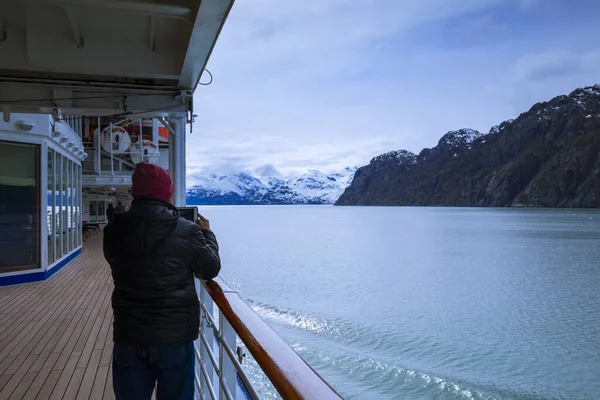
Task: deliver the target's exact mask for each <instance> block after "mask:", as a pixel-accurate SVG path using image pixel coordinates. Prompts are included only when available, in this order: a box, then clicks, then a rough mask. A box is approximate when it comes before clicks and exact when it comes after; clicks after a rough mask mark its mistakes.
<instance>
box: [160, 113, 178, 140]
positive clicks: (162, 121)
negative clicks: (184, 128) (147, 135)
mask: <svg viewBox="0 0 600 400" xmlns="http://www.w3.org/2000/svg"><path fill="white" fill-rule="evenodd" d="M156 119H157V120H158V122H160V123H161V124H163V125H164V127H165V128H167V129H168V130H169V133H171V135H173V136H177V133H176V132H175V129H173V127H172V126H171V124H169V123H168V122H167V120H165V119H164V118H163V117H157V118H156Z"/></svg>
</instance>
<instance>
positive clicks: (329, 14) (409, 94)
mask: <svg viewBox="0 0 600 400" xmlns="http://www.w3.org/2000/svg"><path fill="white" fill-rule="evenodd" d="M506 4H509V5H510V7H511V8H510V12H508V13H505V14H501V13H500V14H493V13H494V12H495V11H494V10H497V9H498V7H502V6H503V5H506ZM515 4H517V5H519V6H520V7H515ZM540 4H542V2H540V1H537V2H536V1H531V0H505V1H501V0H453V1H447V0H403V1H394V2H392V1H389V0H363V1H360V2H351V1H348V0H327V1H326V0H289V1H285V2H282V1H275V0H270V1H264V0H245V1H239V2H237V3H236V5H235V7H234V9H233V11H232V13H231V16H230V19H229V21H228V23H227V24H226V26H225V29H224V31H223V33H222V35H221V38H220V40H219V43H218V45H217V47H216V49H215V51H214V53H213V56H212V58H211V61H210V64H209V66H208V68H209V69H210V70H211V72H212V73H213V75H214V82H213V84H212V85H210V86H206V87H201V88H200V90H199V91H198V92H197V94H196V98H195V100H196V113H197V114H198V115H199V118H198V120H197V123H196V125H195V127H194V134H193V135H190V136H188V170H189V171H190V173H191V174H196V173H205V172H206V171H217V172H218V171H231V170H234V169H238V170H255V169H258V168H260V167H261V166H265V165H272V166H273V167H274V168H275V169H277V170H278V171H279V172H280V173H281V174H282V175H284V176H288V175H291V174H297V173H302V172H304V171H305V170H306V169H308V168H316V169H322V170H333V169H335V168H343V167H345V166H347V165H362V164H365V163H368V162H369V160H370V159H371V158H372V157H373V156H375V155H377V154H380V153H383V152H386V151H390V150H397V149H402V148H405V149H408V150H411V151H413V152H418V151H420V150H421V149H422V148H423V147H431V146H434V145H435V144H436V143H437V141H438V139H439V138H440V137H441V136H442V135H443V134H444V133H445V132H447V131H448V130H452V129H458V128H462V127H472V128H475V129H479V130H481V131H487V130H488V129H489V128H490V127H491V126H492V125H495V124H496V123H499V122H501V121H502V120H504V119H507V118H511V117H514V116H515V114H517V113H519V112H522V111H524V109H525V108H526V107H528V106H530V105H531V104H533V103H534V102H536V101H540V100H545V99H547V98H549V97H551V96H554V95H557V94H560V93H565V92H569V91H571V90H572V89H573V88H575V87H576V86H578V85H585V84H592V83H595V82H596V81H597V80H598V76H600V74H599V73H600V71H599V70H598V66H599V65H600V63H599V62H598V61H599V60H600V52H598V50H597V49H593V48H587V47H586V45H585V44H584V43H583V42H582V41H581V40H580V38H582V37H590V38H591V37H597V36H598V34H600V28H598V27H597V26H595V25H594V26H586V25H584V24H572V27H571V28H570V30H569V35H562V36H561V42H560V43H558V42H557V40H556V39H555V38H547V39H546V38H544V37H542V36H543V35H541V34H537V32H538V31H539V29H540V27H539V26H535V25H533V24H532V25H531V27H529V29H528V30H522V31H519V32H517V33H515V34H514V35H513V36H512V37H508V36H507V32H509V33H510V32H511V31H510V29H507V28H506V27H505V26H504V22H506V21H505V20H503V19H502V18H507V15H511V16H512V15H513V14H511V13H516V12H523V13H526V12H531V9H532V8H535V7H536V6H539V5H540ZM543 4H544V5H546V4H550V3H548V2H544V3H543ZM547 7H550V6H547ZM519 10H521V11H519ZM524 10H529V11H524ZM582 12H584V11H582ZM533 14H534V13H533ZM490 15H493V16H494V18H491V17H490ZM503 16H504V17H503ZM444 21H445V22H447V23H441V22H444ZM492 21H494V26H493V29H491V28H490V29H491V30H490V29H487V30H486V27H487V28H489V27H488V26H487V25H488V24H491V23H492ZM438 22H439V23H438ZM557 22H559V21H553V20H548V21H547V22H546V23H547V24H548V26H549V27H550V26H553V25H555V24H556V23H557ZM432 24H434V25H436V26H438V28H439V29H445V28H444V27H447V26H448V25H451V24H460V25H461V26H463V25H464V29H463V30H462V31H460V34H459V35H455V36H456V38H455V41H454V42H451V43H444V42H443V41H441V42H440V41H439V40H437V41H432V40H429V39H428V36H427V35H424V36H419V37H416V38H415V37H413V36H411V34H410V32H413V31H414V30H421V31H422V30H427V29H429V26H432ZM440 27H441V28H440ZM482 31H483V32H484V33H485V34H484V35H481V38H478V39H477V40H467V39H469V35H479V34H478V33H477V32H479V33H481V32H482ZM454 32H456V30H455V31H454ZM443 33H444V32H443V31H442V32H441V35H442V37H443ZM500 33H501V35H500ZM486 35H487V36H486ZM495 36H499V37H498V38H496V37H495ZM487 37H489V38H492V37H493V38H494V40H491V39H490V44H489V45H486V42H485V41H487V40H488V39H487ZM482 38H484V39H482ZM475 43H476V44H477V45H476V46H474V45H473V44H475ZM590 43H591V42H590ZM594 45H595V46H597V44H594ZM549 49H569V50H567V51H565V50H549Z"/></svg>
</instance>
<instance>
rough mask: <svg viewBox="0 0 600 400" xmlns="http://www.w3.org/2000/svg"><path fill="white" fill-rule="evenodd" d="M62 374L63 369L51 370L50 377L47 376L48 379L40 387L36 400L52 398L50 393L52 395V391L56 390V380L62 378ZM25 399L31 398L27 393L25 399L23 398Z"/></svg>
mask: <svg viewBox="0 0 600 400" xmlns="http://www.w3.org/2000/svg"><path fill="white" fill-rule="evenodd" d="M60 374H61V371H51V372H50V374H49V375H48V378H46V381H45V382H44V385H43V386H42V388H41V389H40V391H39V393H38V394H37V396H35V400H48V399H50V395H52V392H53V391H54V386H56V382H58V378H60ZM23 400H29V398H28V397H27V394H26V395H25V399H23Z"/></svg>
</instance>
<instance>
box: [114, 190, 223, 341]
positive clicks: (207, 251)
mask: <svg viewBox="0 0 600 400" xmlns="http://www.w3.org/2000/svg"><path fill="white" fill-rule="evenodd" d="M104 257H105V258H106V260H107V261H108V263H109V264H110V267H111V270H112V276H113V279H114V283H115V289H114V291H113V295H112V307H113V310H114V324H113V326H114V336H113V337H114V342H115V343H141V344H163V343H177V342H185V341H191V340H195V339H196V338H198V329H199V326H200V305H199V302H198V297H197V295H196V289H195V286H194V276H196V277H197V278H199V279H212V278H214V277H215V276H217V274H218V273H219V270H220V269H221V261H220V259H219V247H218V245H217V239H216V238H215V235H214V234H213V233H212V232H211V231H209V230H201V229H200V227H199V226H198V225H197V224H195V223H194V222H192V221H188V220H185V219H183V218H181V217H180V216H179V212H178V211H177V209H176V208H175V207H173V206H172V205H170V204H168V203H165V202H162V201H160V200H151V199H140V200H135V201H134V202H133V205H132V207H131V209H130V210H129V211H126V212H123V213H115V214H114V217H113V220H112V221H111V222H110V223H109V224H108V225H106V227H105V228H104Z"/></svg>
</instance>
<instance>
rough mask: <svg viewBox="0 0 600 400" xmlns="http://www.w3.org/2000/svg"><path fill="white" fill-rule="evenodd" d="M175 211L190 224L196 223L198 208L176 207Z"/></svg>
mask: <svg viewBox="0 0 600 400" xmlns="http://www.w3.org/2000/svg"><path fill="white" fill-rule="evenodd" d="M177 210H178V211H179V214H180V215H181V216H182V217H183V218H185V219H187V220H189V221H192V222H196V221H197V220H198V207H178V208H177Z"/></svg>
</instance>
